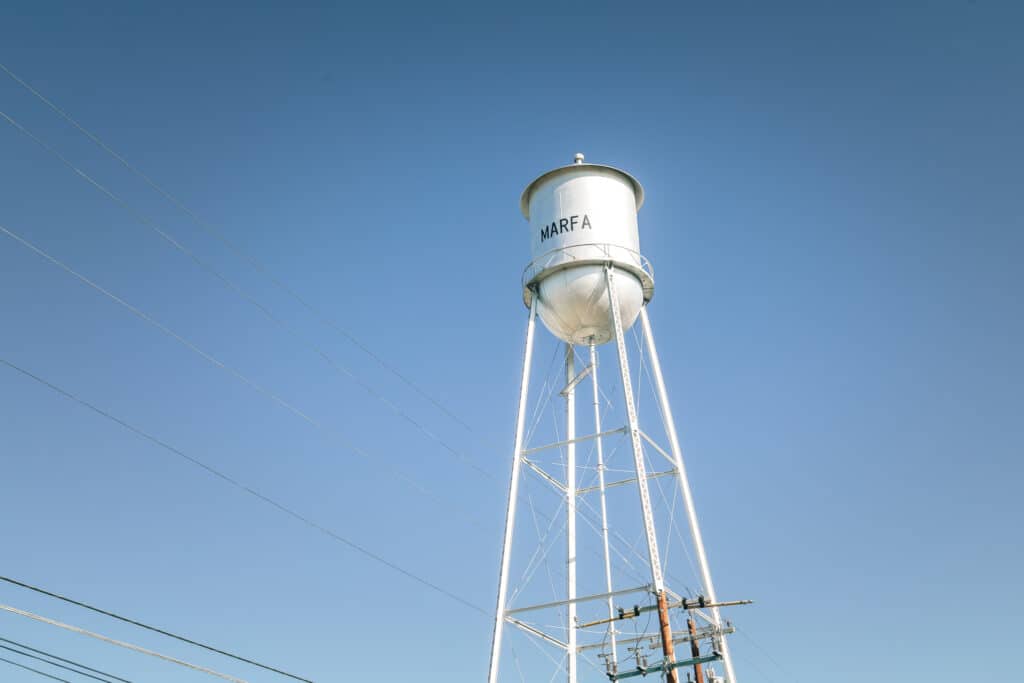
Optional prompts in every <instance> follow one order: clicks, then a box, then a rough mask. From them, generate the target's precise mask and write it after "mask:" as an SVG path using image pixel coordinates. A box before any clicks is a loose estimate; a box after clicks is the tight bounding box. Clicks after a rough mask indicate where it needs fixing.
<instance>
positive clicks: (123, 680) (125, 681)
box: [0, 638, 312, 683]
mask: <svg viewBox="0 0 1024 683" xmlns="http://www.w3.org/2000/svg"><path fill="white" fill-rule="evenodd" d="M0 641H3V642H5V643H10V644H11V645H15V646H17V647H20V648H21V649H22V650H28V651H29V652H35V653H36V654H40V655H43V656H45V657H49V658H50V659H56V660H58V661H61V662H65V663H67V664H72V665H74V666H77V667H78V668H79V669H85V670H86V671H92V672H93V673H97V674H100V675H101V676H106V677H107V678H111V679H113V680H115V681H121V683H132V681H130V680H128V679H127V678H121V677H120V676H115V675H114V674H112V673H108V672H106V671H101V670H100V669H94V668H93V667H91V666H86V665H85V664H82V663H81V662H76V661H73V660H71V659H66V658H64V657H59V656H57V655H55V654H53V653H52V652H46V651H45V650H39V649H37V648H34V647H30V646H28V645H26V644H25V643H19V642H18V641H16V640H10V639H9V638H0ZM300 680H305V679H300ZM308 683H312V682H308Z"/></svg>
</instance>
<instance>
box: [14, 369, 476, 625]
mask: <svg viewBox="0 0 1024 683" xmlns="http://www.w3.org/2000/svg"><path fill="white" fill-rule="evenodd" d="M0 364H3V365H5V366H7V367H8V368H10V369H11V370H14V371H15V372H18V373H20V374H21V375H23V376H25V377H28V378H29V379H32V380H33V381H35V382H37V383H39V384H41V385H43V386H45V387H47V388H49V389H50V390H52V391H54V392H56V393H58V394H60V395H61V396H64V397H65V398H67V399H69V400H71V401H73V402H75V403H78V404H79V405H81V406H83V407H85V408H88V409H89V410H91V411H92V412H94V413H96V414H97V415H100V416H101V417H104V418H106V419H107V420H110V421H111V422H114V423H115V424H117V425H120V426H121V427H123V428H125V429H127V430H128V431H130V432H132V433H133V434H135V435H137V436H139V437H141V438H143V439H145V440H146V441H149V442H150V443H152V444H154V445H156V446H158V447H160V448H162V449H163V450H166V451H168V452H170V453H173V454H174V455H176V456H178V457H180V458H183V459H184V460H187V461H188V462H190V463H192V464H193V465H195V466H196V467H199V468H201V469H203V470H205V471H206V472H207V473H209V474H211V475H213V476H214V477H216V478H218V479H220V480H221V481H223V482H225V483H227V484H230V485H231V486H233V487H235V488H237V489H239V490H240V491H243V492H245V493H246V494H248V495H250V496H252V497H254V498H257V499H259V500H261V501H263V502H264V503H266V504H267V505H270V506H272V507H275V508H277V509H278V510H279V511H281V512H283V513H284V514H286V515H288V516H290V517H292V518H293V519H296V520H298V521H300V522H302V523H303V524H305V525H306V526H308V527H310V528H312V529H315V530H317V531H319V532H321V533H322V534H324V535H326V536H328V537H329V538H332V539H334V540H335V541H337V542H339V543H341V544H343V545H345V546H347V547H349V548H351V549H352V550H355V551H356V552H358V553H359V554H361V555H363V556H365V557H367V558H369V559H371V560H373V561H374V562H377V563H378V564H382V565H384V566H386V567H388V568H390V569H392V570H393V571H395V572H397V573H399V574H401V575H403V576H405V577H406V578H408V579H411V580H413V581H415V582H416V583H419V584H421V585H423V586H426V587H427V588H430V589H431V590H433V591H435V592H437V593H440V594H441V595H444V596H446V597H448V598H450V599H451V600H454V601H456V602H458V603H460V604H462V605H463V606H465V607H468V608H469V609H471V610H474V611H476V612H479V613H481V614H483V615H484V616H487V617H490V616H492V615H491V613H490V612H488V611H487V610H484V609H483V608H482V607H480V606H479V605H475V604H473V603H472V602H470V601H469V600H466V599H465V598H462V597H460V596H459V595H456V594H455V593H453V592H451V591H449V590H447V589H445V588H442V587H441V586H439V585H437V584H435V583H433V582H432V581H430V580H428V579H425V578H423V577H421V576H418V575H417V574H415V573H413V572H411V571H409V570H408V569H405V568H404V567H402V566H400V565H398V564H396V563H394V562H391V561H390V560H387V559H385V558H384V557H382V556H380V555H378V554H376V553H374V552H372V551H371V550H369V549H367V548H365V547H363V546H362V545H360V544H358V543H356V542H355V541H352V540H350V539H348V538H346V537H344V536H342V535H341V534H339V533H338V532H336V531H334V530H332V529H330V528H328V527H326V526H324V525H322V524H320V523H318V522H316V521H314V520H313V519H311V518H309V517H306V516H305V515H303V514H301V513H299V512H297V511H295V510H293V509H292V508H290V507H288V506H287V505H285V504H283V503H280V502H278V501H277V500H275V499H273V498H271V497H270V496H268V495H266V494H264V493H261V492H260V491H257V490H256V489H253V488H251V487H249V486H247V485H245V484H243V483H242V482H240V481H239V480H237V479H235V478H233V477H231V476H229V475H228V474H226V473H224V472H222V471H220V470H219V469H217V468H215V467H213V466H211V465H208V464H206V463H205V462H203V461H201V460H199V459H198V458H195V457H193V456H191V455H189V454H187V453H185V452H184V451H182V450H181V449H179V448H177V447H175V446H172V445H171V444H169V443H167V442H166V441H163V440H162V439H160V438H158V437H156V436H154V435H152V434H150V433H149V432H147V431H145V430H143V429H141V428H139V427H136V426H134V425H132V424H130V423H129V422H127V421H125V420H122V419H121V418H119V417H117V416H115V415H113V414H112V413H110V412H107V411H106V410H103V409H102V408H99V407H97V406H96V405H94V404H92V403H90V402H88V401H86V400H85V399H83V398H80V397H78V396H76V395H75V394H72V393H71V392H69V391H67V390H65V389H62V388H61V387H59V386H57V385H56V384H54V383H52V382H50V381H48V380H46V379H43V378H42V377H40V376H39V375H36V374H34V373H32V372H30V371H29V370H26V369H25V368H22V367H21V366H19V365H15V364H14V363H12V362H10V361H8V360H6V359H5V358H0Z"/></svg>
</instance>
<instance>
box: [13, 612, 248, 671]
mask: <svg viewBox="0 0 1024 683" xmlns="http://www.w3.org/2000/svg"><path fill="white" fill-rule="evenodd" d="M0 610H3V611H5V612H10V613H11V614H20V615H21V616H23V617H28V618H29V619H34V620H36V621H39V622H42V623H44V624H49V625H50V626H56V627H57V628H62V629H64V630H66V631H72V632H74V633H80V634H82V635H83V636H89V637H90V638H95V639H96V640H102V641H103V642H105V643H110V644H111V645H117V646H118V647H123V648H125V649H127V650H132V651H133V652H138V653H140V654H144V655H149V656H150V657H156V658H157V659H162V660H164V661H165V662H170V663H172V664H177V665H178V666H184V667H186V668H189V669H193V670H194V671H200V672H202V673H205V674H209V675H211V676H216V677H217V678H223V679H224V680H225V681H231V682H232V683H247V681H245V680H244V679H242V678H235V677H234V676H229V675H228V674H225V673H221V672H219V671H214V670H213V669H208V668H206V667H205V666H199V665H198V664H192V663H191V662H186V661H185V660H184V659H178V658H177V657H171V656H170V655H165V654H161V653H159V652H156V651H154V650H148V649H146V648H144V647H140V646H139V645H132V644H131V643H126V642H124V641H123V640H116V639H114V638H110V637H107V636H104V635H101V634H99V633H96V632H94V631H87V630H85V629H84V628H79V627H78V626H72V625H71V624H65V623H64V622H61V621H57V620H56V619H49V618H47V617H43V616H40V615H38V614H33V613H32V612H26V611H25V610H23V609H18V608H17V607H11V606H10V605H0Z"/></svg>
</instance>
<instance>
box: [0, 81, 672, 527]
mask: <svg viewBox="0 0 1024 683" xmlns="http://www.w3.org/2000/svg"><path fill="white" fill-rule="evenodd" d="M0 70H3V71H4V72H5V73H7V75H8V76H9V77H11V78H12V79H13V80H14V81H15V82H16V83H18V84H19V85H21V86H22V87H24V88H25V89H26V90H27V91H28V92H30V93H31V94H32V95H34V96H35V97H36V98H37V99H39V100H40V101H41V102H43V103H44V104H45V105H46V106H48V107H49V108H50V109H52V110H53V111H54V112H55V113H57V114H58V115H59V116H61V117H62V118H63V119H65V120H66V121H67V122H68V123H70V124H71V125H72V126H74V127H75V128H76V129H77V130H79V131H80V132H81V133H82V134H84V135H85V136H86V137H88V138H89V139H90V140H91V141H92V142H94V143H95V144H96V145H98V146H99V147H100V148H101V149H103V150H104V151H106V152H107V153H108V154H110V155H111V156H112V157H113V158H114V159H116V160H117V161H118V162H119V163H120V164H122V165H123V166H124V167H125V168H126V169H128V170H129V171H131V172H132V173H133V174H135V175H137V176H138V177H139V178H141V179H142V180H143V181H144V182H145V183H146V184H147V185H149V186H150V187H151V188H152V189H153V190H155V191H156V192H158V193H159V194H160V195H161V196H163V197H164V198H165V199H167V200H168V201H169V202H171V203H172V204H174V205H175V206H176V207H177V208H178V209H180V210H181V211H182V212H183V213H185V214H186V215H188V216H189V218H190V219H191V220H192V221H193V222H194V223H195V224H196V225H198V226H199V227H201V228H202V229H204V230H205V231H206V232H207V233H208V234H210V235H212V236H214V237H215V238H216V239H218V241H220V242H221V243H222V244H224V245H225V246H226V247H227V248H228V249H229V250H230V251H232V252H233V253H234V254H235V255H236V256H237V257H238V258H240V259H242V260H244V261H246V262H247V263H249V265H250V266H252V267H253V268H254V269H255V270H257V271H258V272H260V273H261V274H263V275H264V276H266V277H267V278H268V279H269V280H270V281H271V282H272V283H273V284H274V285H275V286H276V287H278V288H279V289H281V290H282V291H283V292H285V293H286V294H288V295H289V296H290V297H291V298H292V299H294V300H295V301H296V302H297V303H299V304H300V305H301V306H302V307H303V308H305V309H306V310H308V311H309V312H310V313H312V314H314V316H315V317H316V318H317V319H318V320H319V321H320V322H321V323H323V324H325V325H327V326H329V327H331V328H332V329H334V330H335V331H336V332H339V333H340V334H342V335H343V336H345V337H346V338H347V339H348V340H349V341H350V342H352V343H353V344H354V345H355V346H356V347H357V348H359V349H360V350H361V351H363V352H364V353H366V354H367V355H368V356H370V357H371V358H372V359H373V360H374V361H375V362H377V363H378V365H380V366H381V367H382V368H385V369H387V370H388V371H389V372H391V373H392V374H394V375H395V376H396V377H397V378H399V379H400V380H401V381H402V382H403V383H405V384H406V385H407V386H409V387H410V388H412V389H413V390H414V391H416V392H417V393H418V394H419V395H420V396H421V397H423V398H425V399H426V400H428V401H429V402H430V403H431V404H433V405H434V406H435V407H436V408H438V409H439V410H441V411H442V412H444V413H445V414H446V415H448V416H449V417H450V418H452V419H453V420H454V421H456V422H458V423H459V424H461V425H462V426H463V427H465V428H466V429H467V430H469V431H472V428H471V427H470V426H469V424H468V423H466V422H465V421H464V420H462V419H461V418H459V417H458V415H456V414H455V413H454V412H452V411H451V410H449V409H448V408H447V407H446V406H444V405H443V404H442V403H441V402H440V401H438V400H437V399H435V398H434V397H433V396H431V395H430V394H428V393H427V392H426V391H424V390H423V389H422V388H420V387H419V386H418V385H416V384H415V383H413V382H412V381H411V380H410V379H409V378H408V377H406V376H405V375H403V374H402V373H401V372H400V371H398V370H397V368H395V367H394V366H392V365H390V364H388V363H387V362H386V361H384V360H383V359H382V358H381V357H380V356H378V355H377V354H375V353H374V352H373V351H372V350H371V349H369V348H368V347H367V346H366V345H365V344H363V343H362V342H361V341H359V340H358V339H357V338H356V337H355V336H354V335H352V334H351V333H350V332H349V331H348V330H346V329H344V328H342V327H341V326H340V325H338V324H337V322H336V321H334V320H333V319H331V318H330V317H329V316H326V315H325V314H324V313H323V312H322V311H320V310H319V309H317V308H316V307H315V306H313V305H311V304H310V303H309V302H308V301H307V300H306V299H304V298H303V297H302V296H301V295H299V294H298V293H297V292H296V291H295V290H294V289H293V288H291V287H289V286H288V285H287V284H286V283H284V282H283V281H282V280H281V279H280V278H278V277H277V276H275V275H274V274H273V273H272V272H271V271H270V270H269V268H267V267H266V266H265V265H264V264H262V263H261V262H260V261H258V260H257V259H255V258H254V257H252V256H251V255H250V254H248V253H247V252H246V251H245V250H244V249H242V248H241V247H239V246H238V245H237V244H235V243H234V242H233V241H232V240H230V239H228V238H227V237H226V236H225V235H224V234H223V233H222V232H221V231H220V230H218V229H217V228H216V227H215V226H213V225H212V224H210V223H209V222H207V221H205V220H203V219H202V218H201V217H200V216H199V215H198V214H196V213H195V212H194V211H192V210H191V209H190V208H189V207H188V206H187V205H186V204H185V203H184V202H183V201H181V200H180V199H178V198H177V197H176V196H174V195H172V194H171V193H170V192H168V191H167V190H165V189H164V188H163V187H161V186H160V185H159V184H157V183H156V182H155V181H154V180H153V179H152V178H150V177H149V176H148V175H146V174H145V173H144V172H143V171H141V170H140V169H139V168H137V167H136V166H134V165H133V164H131V163H130V162H129V161H127V160H126V159H125V158H124V157H123V156H121V155H120V154H118V153H117V152H116V151H115V150H113V149H112V148H111V147H110V146H109V145H108V144H106V143H105V142H104V141H103V140H101V139H100V138H99V137H98V136H97V135H96V134H94V133H92V132H91V131H90V130H88V129H86V128H85V127H84V126H83V125H82V124H80V123H79V122H78V121H77V120H75V119H74V118H73V117H72V116H71V115H70V114H68V113H67V112H66V111H64V110H63V109H61V108H60V107H58V106H57V105H56V104H54V103H53V102H52V101H50V100H49V99H48V98H46V97H45V96H44V95H43V94H42V93H40V92H39V91H38V90H36V89H35V88H33V87H32V86H31V85H30V84H28V83H27V82H26V81H24V80H23V79H22V78H20V77H19V76H18V75H16V74H15V73H14V72H13V71H11V70H10V69H9V68H8V67H7V66H6V65H4V64H2V63H0ZM0 116H3V117H4V118H5V119H7V120H8V122H9V123H11V124H12V125H13V126H14V127H15V128H17V129H19V130H21V131H22V132H23V133H25V134H26V135H28V136H29V137H31V138H32V139H34V140H35V141H36V142H37V143H38V144H40V145H41V146H43V147H44V148H45V149H48V151H50V152H51V153H53V154H55V155H56V156H58V158H60V159H61V160H62V161H63V162H64V163H65V164H67V165H68V166H70V167H71V168H72V169H73V170H74V171H75V172H76V173H77V174H78V175H80V176H82V177H83V178H84V179H86V180H87V181H89V182H90V183H91V184H93V185H95V186H96V187H97V189H100V190H101V191H103V192H104V193H105V194H107V195H108V196H109V197H110V198H111V199H112V200H114V201H116V202H117V203H119V204H121V205H122V206H124V208H126V209H128V210H130V211H132V212H133V213H135V214H136V216H137V217H138V218H139V219H140V220H143V221H144V222H146V223H147V224H148V225H149V226H150V227H151V228H153V229H154V230H155V231H156V232H157V233H158V234H160V236H161V237H163V238H164V239H165V240H167V241H168V242H169V243H170V244H171V245H172V246H174V247H175V248H176V249H178V250H179V251H181V252H182V253H184V254H185V255H187V256H189V257H190V258H191V259H192V260H193V261H195V262H196V263H197V264H199V265H200V266H201V267H202V268H203V269H204V270H207V271H208V272H210V273H211V274H213V275H214V276H215V277H217V278H218V279H219V280H221V281H222V282H223V283H224V284H225V285H226V286H228V287H229V288H230V289H232V290H233V291H235V292H236V293H238V294H239V295H240V296H242V297H243V298H245V299H246V300H248V301H249V302H250V303H252V304H253V305H255V306H256V307H257V308H259V309H260V310H261V311H262V312H263V313H264V314H265V315H267V317H268V318H269V319H271V320H272V321H274V322H276V323H277V324H279V325H280V326H282V327H283V328H285V329H289V330H290V328H288V326H287V325H286V324H284V323H283V321H281V320H280V319H278V318H277V317H276V316H274V315H273V314H272V313H271V312H270V311H269V309H267V308H266V307H265V306H263V305H262V304H260V303H259V302H258V301H257V300H255V299H254V298H253V297H251V296H250V295H248V294H247V293H245V292H244V290H242V289H241V288H239V287H238V286H237V285H235V284H234V283H232V282H231V281H230V280H228V279H227V278H225V277H224V276H223V275H221V274H220V273H219V272H218V271H216V269H214V268H213V267H212V266H209V265H207V264H205V262H203V261H201V260H200V259H199V258H198V257H197V256H196V255H195V254H194V253H193V252H191V251H190V250H188V249H187V248H186V247H184V246H183V245H182V244H181V243H180V242H178V241H177V240H175V239H174V238H173V237H171V236H170V235H169V234H167V233H166V231H163V230H162V229H160V228H159V226H157V225H156V224H155V223H154V222H153V221H151V220H150V219H148V217H146V216H145V215H144V214H141V212H138V211H137V210H135V209H133V208H132V207H131V206H130V205H128V204H127V202H124V200H122V199H120V198H119V197H117V196H116V195H114V194H113V193H111V192H110V191H109V190H107V189H106V188H105V187H103V186H102V185H100V184H99V183H97V182H96V181H95V180H93V179H92V178H91V177H90V176H88V175H87V174H86V173H84V172H83V171H82V170H81V169H79V168H77V167H76V166H74V165H73V164H71V162H69V161H68V160H67V159H66V158H64V157H63V156H62V155H60V154H59V152H57V151H56V150H54V149H53V148H51V147H49V146H48V145H46V144H45V143H44V142H43V141H42V140H40V139H39V138H38V137H37V136H35V135H33V134H32V133H31V132H30V131H28V130H27V129H25V128H24V127H23V126H21V125H20V124H18V123H17V122H16V121H14V120H13V119H12V118H11V117H9V116H7V115H6V114H4V113H3V112H0ZM292 333H293V334H296V333H294V331H292ZM634 336H635V338H636V343H637V345H638V346H640V341H639V338H638V337H636V332H635V331H634ZM312 348H313V350H314V351H316V352H317V353H318V354H319V355H321V356H322V357H323V358H324V359H325V360H326V361H327V362H328V363H329V364H330V365H332V367H334V368H335V369H336V370H337V371H339V372H341V373H342V374H345V375H346V376H348V377H350V378H351V379H352V380H353V381H355V382H357V383H358V384H360V386H362V387H363V388H364V389H365V390H367V391H368V392H369V393H371V394H372V395H374V396H375V397H376V398H377V399H378V400H381V401H382V402H384V403H385V404H387V405H388V406H389V407H390V408H391V409H392V410H393V411H394V412H395V413H396V414H397V415H399V416H400V417H402V418H404V419H406V420H407V421H409V422H410V423H411V424H413V426H415V427H416V428H417V429H419V430H420V431H422V432H423V433H424V434H425V435H426V436H428V437H429V438H431V439H432V440H434V441H436V442H438V443H439V444H440V445H441V446H442V447H443V448H445V449H446V450H448V451H449V452H451V453H452V454H453V455H456V456H457V457H458V458H460V459H463V460H464V464H467V465H468V466H469V467H471V468H472V469H474V470H476V471H477V472H478V473H480V474H482V475H484V476H486V477H488V478H490V479H494V478H495V477H494V475H493V474H492V473H491V472H489V471H488V470H484V469H483V468H481V467H479V466H478V465H476V463H474V462H472V460H470V459H469V458H468V457H467V456H465V455H464V454H462V453H460V452H459V451H457V450H455V449H454V448H452V447H451V446H449V445H448V444H447V443H446V442H444V441H443V440H442V439H440V437H438V436H437V435H435V434H433V433H432V432H430V431H429V430H428V429H426V427H425V426H424V425H422V424H421V423H419V422H417V421H416V420H414V419H413V418H411V416H409V415H408V414H406V413H405V412H404V411H402V410H401V409H400V408H398V407H397V406H396V405H395V404H393V403H392V402H391V401H390V400H389V399H387V398H386V397H384V396H383V395H381V394H379V393H378V392H376V391H375V390H374V389H372V388H371V387H369V386H368V385H366V384H365V383H363V382H362V381H361V380H359V379H358V378H357V377H356V376H355V375H354V374H353V373H351V371H349V370H348V369H347V368H344V367H343V366H340V365H338V364H337V363H335V362H334V361H333V360H332V359H331V358H330V357H329V356H327V355H326V354H325V353H324V352H323V351H322V350H321V349H320V348H319V347H317V346H316V345H313V346H312ZM643 357H644V354H643V349H642V348H640V358H641V361H640V368H639V370H638V372H639V377H638V381H642V378H643V374H644V373H643V371H644V368H643ZM658 407H659V411H660V408H661V407H660V405H659V406H658ZM541 409H543V408H541ZM662 417H663V419H664V416H662ZM684 547H685V546H684Z"/></svg>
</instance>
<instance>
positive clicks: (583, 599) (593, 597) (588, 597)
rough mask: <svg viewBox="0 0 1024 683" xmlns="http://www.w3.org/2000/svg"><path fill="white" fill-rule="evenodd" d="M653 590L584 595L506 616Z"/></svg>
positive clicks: (517, 611) (642, 589) (647, 587)
mask: <svg viewBox="0 0 1024 683" xmlns="http://www.w3.org/2000/svg"><path fill="white" fill-rule="evenodd" d="M650 590H651V587H650V586H637V587H636V588H623V589H622V590H618V591H613V592H611V593H596V594H594V595H584V596H582V597H579V598H573V599H572V600H557V601H555V602H545V603H544V604H542V605H530V606H529V607H517V608H516V609H510V610H505V614H506V616H507V615H510V614H520V613H522V612H530V611H533V610H538V609H548V608H549V607H561V606H563V605H572V604H575V603H580V602H590V601H591V600H604V599H605V598H611V597H614V596H616V595H629V594H630V593H640V592H644V593H649V592H650Z"/></svg>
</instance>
